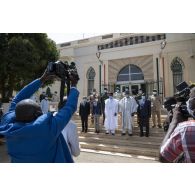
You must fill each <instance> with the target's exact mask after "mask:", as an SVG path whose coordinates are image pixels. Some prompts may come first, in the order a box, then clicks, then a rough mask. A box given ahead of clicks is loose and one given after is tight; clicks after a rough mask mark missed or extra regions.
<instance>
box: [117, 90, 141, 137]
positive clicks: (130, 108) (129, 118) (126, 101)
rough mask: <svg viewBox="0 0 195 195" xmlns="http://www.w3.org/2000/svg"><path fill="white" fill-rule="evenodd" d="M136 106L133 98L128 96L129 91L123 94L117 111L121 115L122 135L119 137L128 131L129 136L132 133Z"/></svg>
mask: <svg viewBox="0 0 195 195" xmlns="http://www.w3.org/2000/svg"><path fill="white" fill-rule="evenodd" d="M137 107H138V104H137V102H136V100H135V98H134V97H132V96H130V95H129V91H126V92H125V97H124V98H123V99H121V100H120V102H119V111H120V112H121V113H122V133H121V135H125V134H126V130H128V134H129V136H132V135H133V133H132V131H133V123H134V118H133V116H134V114H135V113H136V112H137Z"/></svg>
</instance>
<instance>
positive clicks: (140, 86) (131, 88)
mask: <svg viewBox="0 0 195 195" xmlns="http://www.w3.org/2000/svg"><path fill="white" fill-rule="evenodd" d="M118 86H119V85H118ZM125 89H128V90H129V91H130V93H131V94H133V95H135V94H137V93H138V91H139V89H142V91H145V89H146V87H145V83H136V84H133V83H131V84H126V85H125V84H122V85H120V91H121V92H122V93H123V92H125Z"/></svg>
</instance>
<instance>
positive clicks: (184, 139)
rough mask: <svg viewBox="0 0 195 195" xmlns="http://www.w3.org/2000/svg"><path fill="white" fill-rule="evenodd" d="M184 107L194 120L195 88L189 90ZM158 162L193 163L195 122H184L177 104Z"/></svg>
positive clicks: (194, 157)
mask: <svg viewBox="0 0 195 195" xmlns="http://www.w3.org/2000/svg"><path fill="white" fill-rule="evenodd" d="M186 105H187V110H188V112H189V114H190V115H191V116H192V117H193V118H195V88H192V89H191V92H190V97H189V100H188V101H187V102H186ZM184 121H185V122H184ZM159 160H160V161H161V162H188V163H191V162H195V120H188V121H186V117H185V116H183V114H182V113H181V108H180V105H178V104H177V105H176V107H175V109H174V111H173V118H172V122H171V123H170V125H169V129H168V132H167V134H166V136H165V138H164V140H163V142H162V145H161V147H160V158H159Z"/></svg>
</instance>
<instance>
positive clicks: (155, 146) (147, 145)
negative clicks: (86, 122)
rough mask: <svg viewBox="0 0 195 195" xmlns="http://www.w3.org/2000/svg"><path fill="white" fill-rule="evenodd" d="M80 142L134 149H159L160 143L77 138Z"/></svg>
mask: <svg viewBox="0 0 195 195" xmlns="http://www.w3.org/2000/svg"><path fill="white" fill-rule="evenodd" d="M79 141H80V142H86V143H90V144H91V143H96V144H109V145H117V146H127V147H131V146H133V147H136V148H151V149H159V147H160V143H157V142H150V141H149V138H148V141H147V140H146V139H145V140H144V139H143V140H140V141H138V140H133V139H132V140H116V139H106V138H98V139H97V138H95V137H94V138H92V137H79Z"/></svg>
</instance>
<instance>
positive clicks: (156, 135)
mask: <svg viewBox="0 0 195 195" xmlns="http://www.w3.org/2000/svg"><path fill="white" fill-rule="evenodd" d="M77 129H78V130H79V131H80V132H81V131H82V128H81V127H77ZM88 132H95V128H88ZM100 132H101V133H105V132H106V130H105V129H102V130H100ZM121 132H122V129H117V130H116V131H115V133H116V134H121ZM139 134H140V130H139V129H134V130H133V135H137V136H139ZM150 136H152V137H164V136H165V133H164V131H162V132H160V131H159V132H158V131H153V130H152V129H151V130H150Z"/></svg>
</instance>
